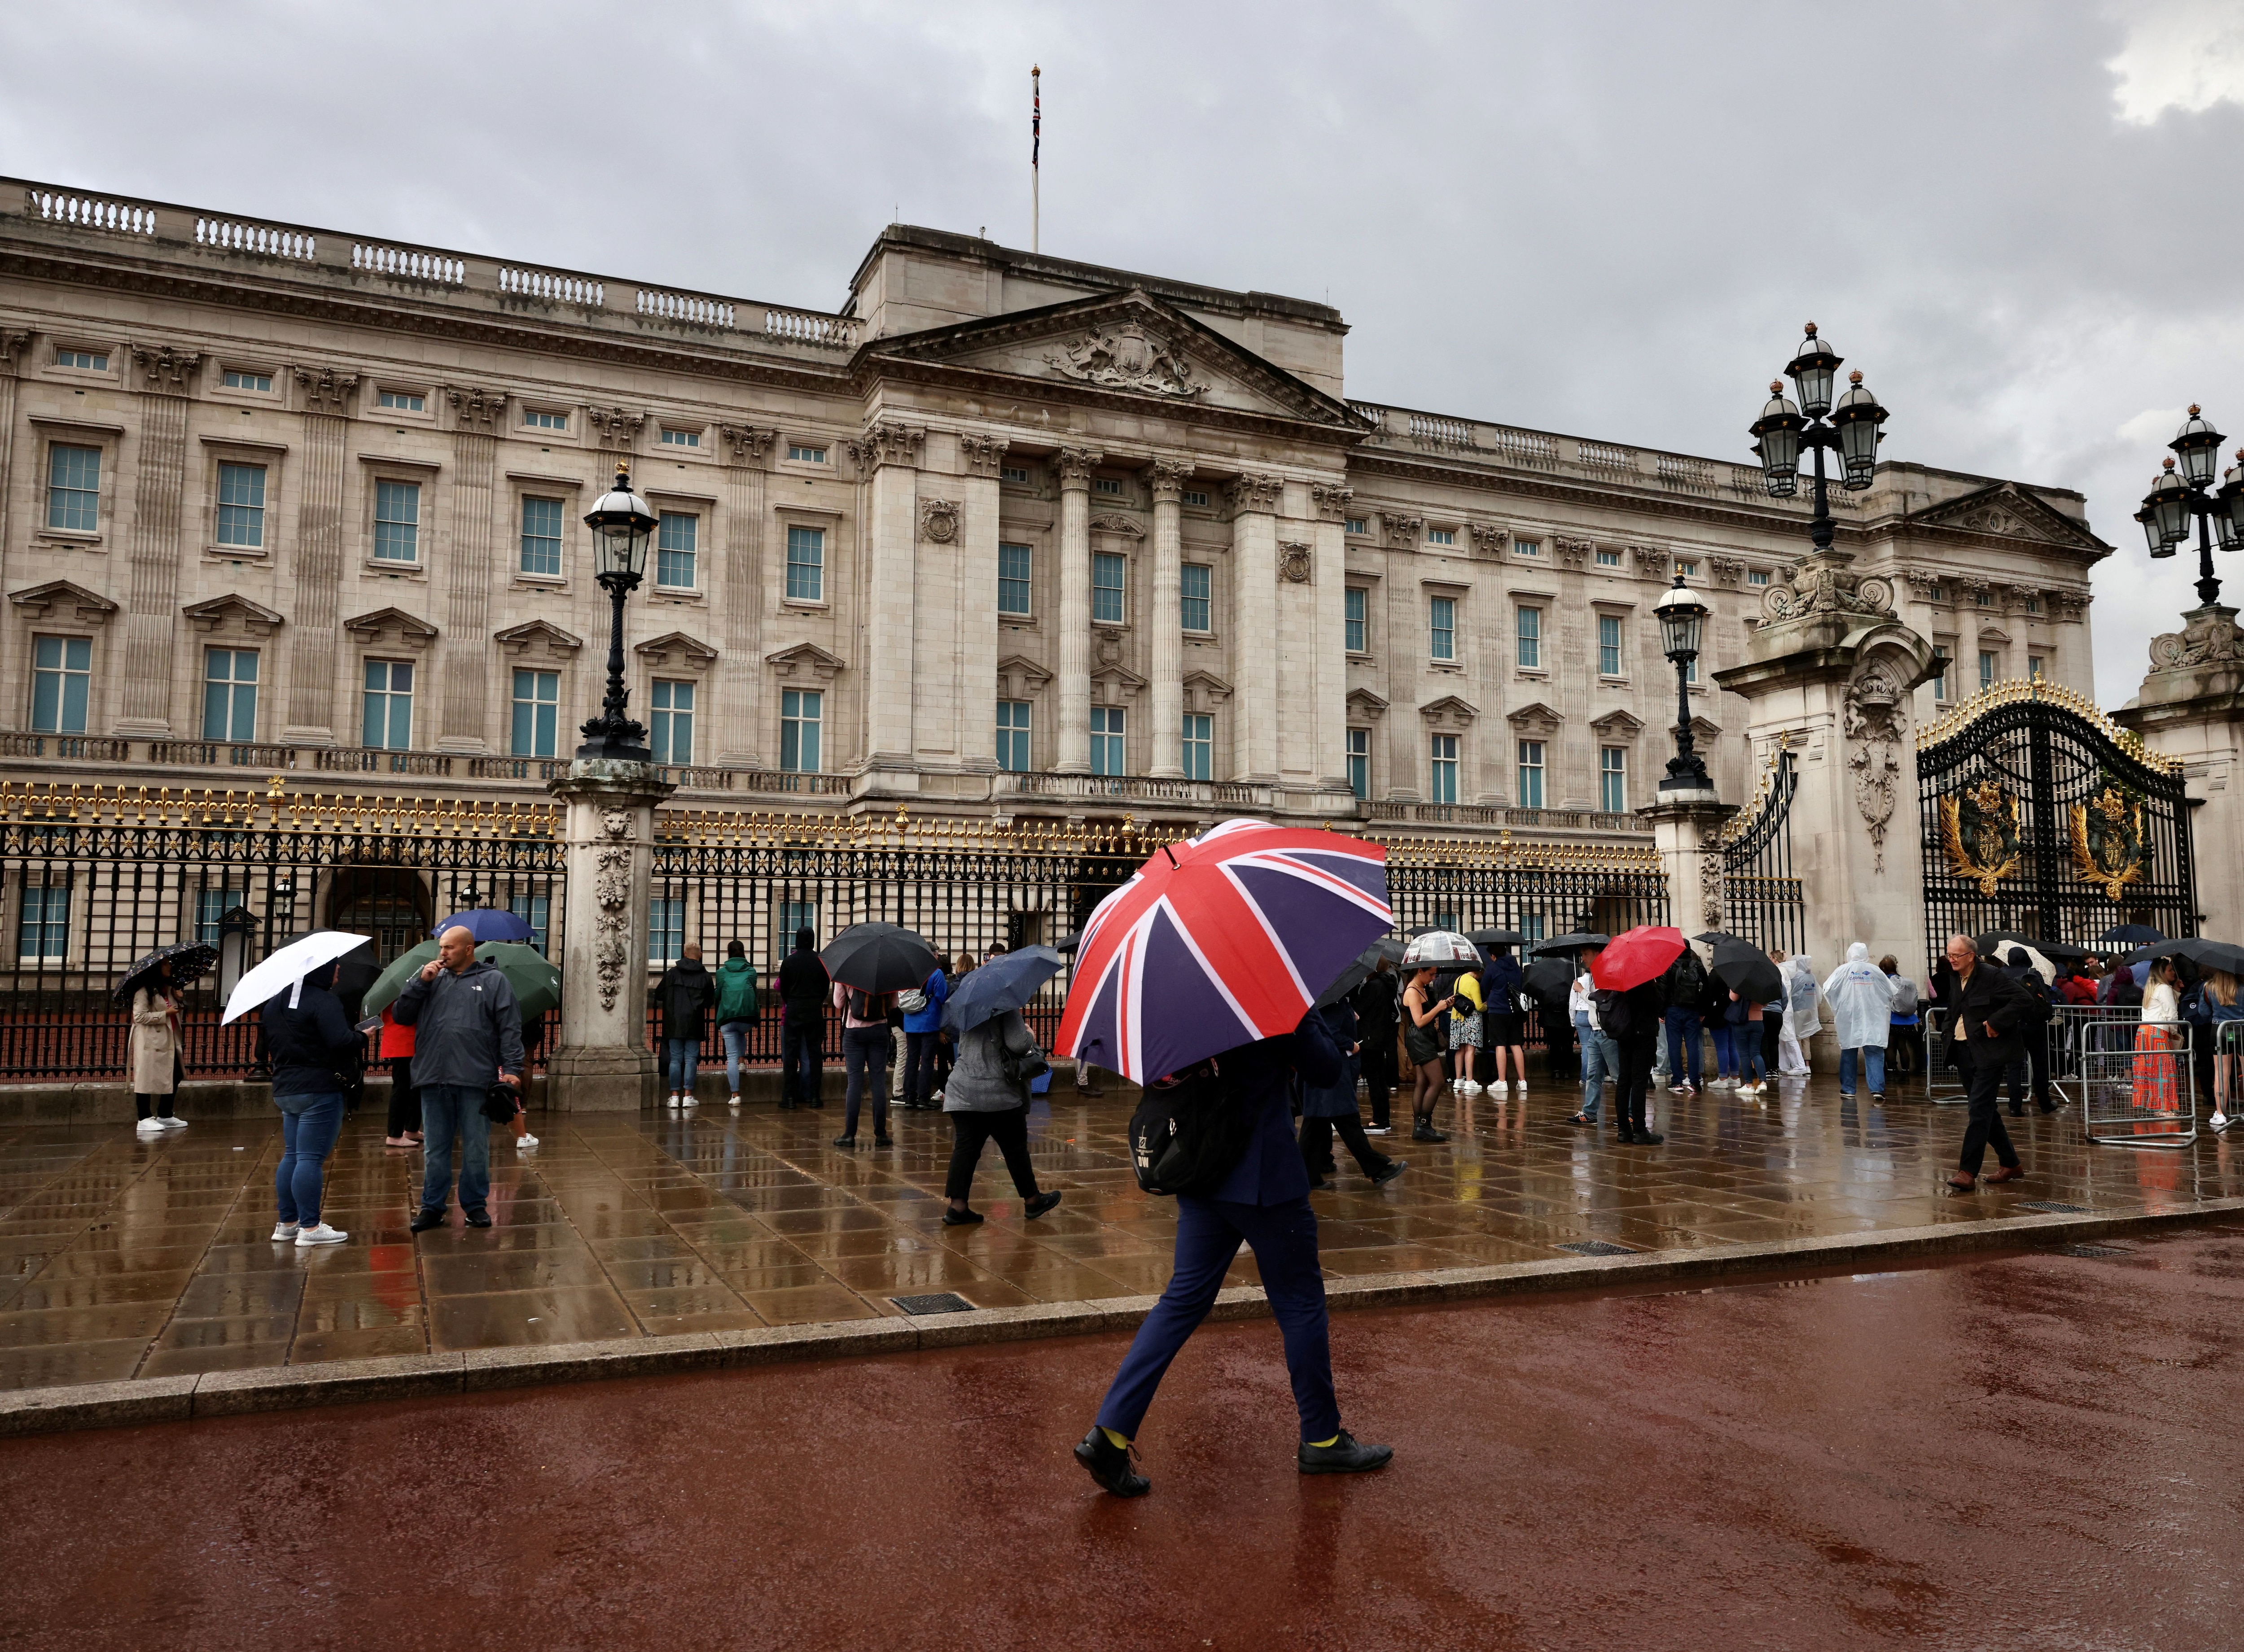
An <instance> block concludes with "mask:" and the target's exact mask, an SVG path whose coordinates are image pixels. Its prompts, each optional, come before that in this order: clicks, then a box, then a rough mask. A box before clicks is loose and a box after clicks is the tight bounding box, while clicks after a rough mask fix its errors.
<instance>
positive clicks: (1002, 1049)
mask: <svg viewBox="0 0 2244 1652" xmlns="http://www.w3.org/2000/svg"><path fill="white" fill-rule="evenodd" d="M997 1070H998V1071H999V1072H1000V1073H1002V1074H1004V1078H1005V1082H1007V1083H1008V1084H1010V1085H1011V1086H1012V1087H1013V1088H1014V1089H1027V1088H1028V1087H1029V1086H1030V1085H1031V1084H1032V1083H1034V1082H1036V1081H1037V1080H1038V1079H1039V1078H1041V1077H1042V1076H1044V1074H1046V1073H1049V1072H1050V1071H1051V1062H1048V1061H1046V1060H1045V1059H1044V1051H1042V1050H1040V1049H1038V1048H1037V1047H1036V1046H1035V1045H1033V1044H1031V1046H1030V1047H1029V1049H1028V1050H1027V1052H1026V1053H1025V1054H1022V1055H1015V1054H1014V1053H1013V1050H1012V1048H1011V1046H1010V1045H1008V1044H1007V1043H1006V1042H1004V1036H1003V1035H1000V1036H999V1038H998V1042H997Z"/></svg>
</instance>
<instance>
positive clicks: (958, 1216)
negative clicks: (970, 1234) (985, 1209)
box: [943, 1207, 982, 1228]
mask: <svg viewBox="0 0 2244 1652" xmlns="http://www.w3.org/2000/svg"><path fill="white" fill-rule="evenodd" d="M981 1219H982V1212H981V1211H979V1210H950V1209H949V1208H948V1207H946V1208H945V1209H944V1210H943V1226H945V1227H947V1228H970V1227H972V1226H973V1225H974V1224H976V1223H977V1222H979V1221H980V1220H981Z"/></svg>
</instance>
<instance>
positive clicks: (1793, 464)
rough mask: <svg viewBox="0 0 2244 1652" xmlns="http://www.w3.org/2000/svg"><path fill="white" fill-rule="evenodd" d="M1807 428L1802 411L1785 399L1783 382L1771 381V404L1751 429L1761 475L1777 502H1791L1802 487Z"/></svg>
mask: <svg viewBox="0 0 2244 1652" xmlns="http://www.w3.org/2000/svg"><path fill="white" fill-rule="evenodd" d="M1751 428H1752V434H1753V435H1754V438H1755V441H1754V452H1755V453H1757V454H1759V455H1761V474H1762V476H1763V478H1764V480H1766V482H1767V484H1768V491H1769V493H1770V495H1771V496H1773V497H1774V498H1778V499H1789V498H1791V497H1792V496H1793V493H1794V492H1795V489H1797V488H1798V487H1799V485H1800V433H1801V431H1802V430H1804V429H1806V428H1808V421H1806V420H1805V419H1803V418H1801V416H1800V409H1799V408H1796V407H1795V406H1793V405H1792V403H1791V402H1790V401H1787V400H1786V399H1785V395H1784V385H1783V383H1782V381H1771V382H1770V384H1769V387H1768V404H1767V406H1766V407H1764V408H1761V417H1760V418H1758V419H1756V420H1754V421H1753V425H1752V427H1751Z"/></svg>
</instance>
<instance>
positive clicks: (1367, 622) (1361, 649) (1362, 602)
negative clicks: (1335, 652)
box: [1341, 585, 1371, 654]
mask: <svg viewBox="0 0 2244 1652" xmlns="http://www.w3.org/2000/svg"><path fill="white" fill-rule="evenodd" d="M1341 603H1342V614H1343V616H1344V620H1343V623H1344V624H1345V625H1346V626H1347V630H1348V652H1349V653H1351V654H1368V653H1369V652H1370V651H1371V593H1370V592H1369V591H1368V590H1364V588H1363V587H1362V586H1361V585H1350V586H1349V587H1348V590H1347V591H1346V592H1345V594H1343V595H1342V597H1341Z"/></svg>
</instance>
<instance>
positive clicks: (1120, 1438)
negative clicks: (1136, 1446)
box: [1098, 1424, 1130, 1451]
mask: <svg viewBox="0 0 2244 1652" xmlns="http://www.w3.org/2000/svg"><path fill="white" fill-rule="evenodd" d="M1098 1432H1099V1433H1102V1434H1104V1435H1105V1436H1106V1443H1107V1444H1108V1445H1110V1446H1113V1447H1114V1449H1115V1450H1117V1451H1127V1450H1129V1449H1130V1436H1129V1435H1127V1434H1118V1433H1115V1432H1114V1431H1113V1430H1112V1428H1108V1427H1106V1426H1105V1425H1103V1424H1102V1425H1101V1426H1100V1427H1099V1430H1098Z"/></svg>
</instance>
